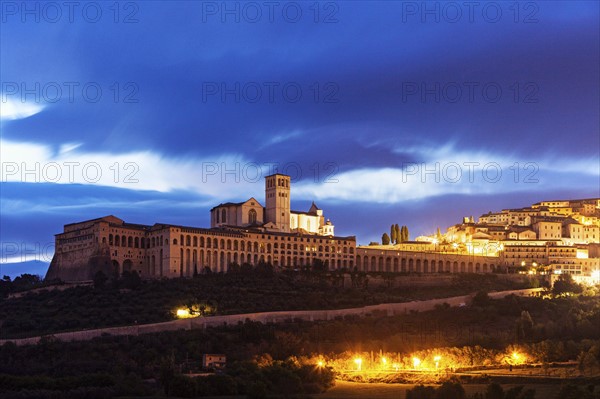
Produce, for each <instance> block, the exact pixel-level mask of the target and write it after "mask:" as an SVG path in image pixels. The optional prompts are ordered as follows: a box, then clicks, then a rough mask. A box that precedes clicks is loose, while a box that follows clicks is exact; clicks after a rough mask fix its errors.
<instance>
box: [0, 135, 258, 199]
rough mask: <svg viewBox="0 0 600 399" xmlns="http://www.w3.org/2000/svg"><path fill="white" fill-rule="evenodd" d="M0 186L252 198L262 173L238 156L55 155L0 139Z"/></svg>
mask: <svg viewBox="0 0 600 399" xmlns="http://www.w3.org/2000/svg"><path fill="white" fill-rule="evenodd" d="M0 145H1V148H0V155H1V157H2V171H1V172H2V173H1V174H2V176H1V181H2V182H22V183H56V184H86V185H100V186H109V187H120V188H126V189H130V190H154V191H159V192H172V191H176V190H183V191H192V192H196V193H200V194H203V195H205V196H208V197H213V198H238V197H245V196H248V195H255V193H254V191H255V190H256V188H257V186H256V185H254V184H253V183H255V182H260V184H261V185H260V187H262V178H263V177H264V176H265V175H266V174H265V173H266V172H267V169H265V168H263V167H261V166H260V165H258V164H255V163H252V162H249V161H248V160H247V159H245V158H244V157H243V156H241V155H236V154H222V155H217V156H214V157H211V158H208V157H206V158H192V157H170V158H168V157H165V156H162V155H161V154H159V153H157V152H153V151H149V150H147V151H132V152H126V153H109V152H101V151H98V152H86V151H83V150H81V149H80V147H79V146H78V145H76V144H63V145H60V146H59V147H60V150H59V151H58V152H55V151H53V149H52V147H51V146H49V145H45V144H41V143H27V142H16V141H11V140H4V139H2V140H0Z"/></svg>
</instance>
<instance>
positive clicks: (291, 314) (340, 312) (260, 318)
mask: <svg viewBox="0 0 600 399" xmlns="http://www.w3.org/2000/svg"><path fill="white" fill-rule="evenodd" d="M541 290H542V289H541V288H530V289H525V290H511V291H500V292H491V293H489V296H490V297H491V298H495V299H496V298H503V297H505V296H508V295H511V294H515V295H520V296H530V295H532V294H535V293H537V292H539V291H541ZM472 297H473V294H471V295H462V296H456V297H451V298H440V299H430V300H427V301H412V302H403V303H384V304H380V305H371V306H363V307H360V308H350V309H334V310H297V311H279V312H260V313H243V314H235V315H224V316H211V317H197V318H192V319H182V320H173V321H167V322H163V323H154V324H141V325H133V326H125V327H110V328H99V329H94V330H83V331H73V332H65V333H57V334H53V335H51V337H53V338H54V339H57V340H60V341H66V342H68V341H87V340H91V339H93V338H97V337H101V336H105V335H114V336H123V335H140V334H151V333H158V332H164V331H177V330H192V329H202V328H206V327H216V326H223V325H236V324H238V323H240V322H241V323H243V322H244V321H246V320H251V321H255V322H261V323H284V322H287V321H291V320H305V321H315V320H333V319H336V318H343V317H345V316H367V315H370V314H387V315H388V316H395V315H403V314H407V313H409V312H412V311H416V312H425V311H428V310H433V309H434V308H435V306H436V305H439V304H443V303H447V304H449V305H450V306H459V305H460V304H462V303H469V302H470V301H471V298H472ZM41 338H42V337H31V338H22V339H3V340H0V345H2V344H4V343H6V342H14V343H15V344H16V345H32V344H36V343H38V342H39V341H40V339H41Z"/></svg>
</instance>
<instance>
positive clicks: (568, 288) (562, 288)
mask: <svg viewBox="0 0 600 399" xmlns="http://www.w3.org/2000/svg"><path fill="white" fill-rule="evenodd" d="M582 291H583V288H581V286H580V285H579V284H577V283H576V282H574V281H573V277H572V276H571V275H570V274H568V273H565V274H561V275H560V276H559V277H558V279H557V280H556V281H555V282H554V286H553V287H552V293H553V294H554V295H561V294H565V293H567V292H572V293H575V294H579V293H581V292H582Z"/></svg>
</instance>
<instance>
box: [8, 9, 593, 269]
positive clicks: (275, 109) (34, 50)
mask: <svg viewBox="0 0 600 399" xmlns="http://www.w3.org/2000/svg"><path fill="white" fill-rule="evenodd" d="M24 4H25V3H22V2H10V1H5V2H2V3H1V7H2V8H1V10H0V11H1V25H0V80H1V83H2V86H1V88H0V94H1V96H2V100H1V103H0V107H1V108H0V128H1V158H2V180H1V183H0V184H1V185H0V187H1V190H2V191H1V208H0V209H1V214H2V217H1V223H0V227H1V242H2V259H1V262H2V263H8V262H19V261H24V260H32V259H39V260H42V261H46V262H49V261H50V257H51V255H52V245H53V240H54V234H56V233H59V232H61V231H62V229H63V225H64V224H67V223H72V222H76V221H81V220H86V219H92V218H96V217H101V216H105V215H109V214H113V215H115V216H117V217H120V218H122V219H124V220H125V221H127V222H133V223H142V224H153V223H156V222H161V223H172V224H181V225H188V226H198V227H207V226H209V210H210V208H212V207H213V206H215V205H217V204H219V203H220V202H226V201H242V200H246V199H248V198H249V197H251V196H253V197H255V198H256V199H258V200H259V201H260V202H261V203H263V205H264V181H263V177H264V176H266V175H268V174H269V173H271V171H272V168H273V164H277V165H278V168H277V169H278V171H279V172H283V173H288V174H290V175H291V176H292V182H293V187H292V194H291V195H292V208H293V209H295V210H308V208H309V207H310V204H311V201H313V200H314V201H315V202H316V203H317V205H318V206H319V207H320V208H322V209H324V213H325V216H326V217H327V218H330V219H331V220H332V222H333V223H334V224H335V228H336V235H341V236H346V235H356V236H357V243H359V244H367V243H368V242H369V241H375V240H380V239H381V234H382V233H383V232H384V231H389V226H390V224H392V223H398V224H400V225H408V227H409V230H410V233H411V238H414V237H415V236H417V235H420V234H431V233H434V232H435V230H436V228H437V227H438V226H439V227H441V228H442V229H443V230H444V229H445V228H446V227H448V226H450V225H452V224H455V223H459V222H460V221H461V218H462V217H463V216H471V215H473V216H475V218H477V217H478V216H480V215H481V214H482V213H486V212H488V211H499V210H501V209H503V208H511V207H522V206H527V205H530V204H531V203H535V202H538V201H541V200H549V199H562V198H587V197H598V196H600V126H599V125H600V111H599V110H600V55H599V52H600V6H599V4H600V3H599V2H597V1H580V2H577V1H568V2H559V1H539V2H520V3H514V2H485V1H483V2H480V3H477V4H479V5H478V6H474V9H469V8H468V7H467V6H465V5H464V2H462V1H460V2H427V3H422V2H420V1H419V2H402V1H398V2H387V1H386V2H372V1H371V2H359V1H344V2H341V1H340V2H320V3H314V2H286V1H282V2H275V3H271V2H260V1H259V2H242V3H240V2H226V3H223V2H202V1H198V2H193V1H181V2H177V1H169V2H166V1H165V2H161V1H138V2H120V3H118V6H116V7H115V5H114V4H115V3H114V2H80V3H77V5H76V6H74V7H73V9H70V8H69V7H68V6H66V5H64V4H63V2H52V3H46V2H35V1H34V2H31V3H28V5H27V7H29V8H28V9H24V7H25V5H24ZM36 165H37V166H36ZM25 170H28V172H27V173H25V172H24V171H25ZM426 172H427V173H426ZM99 173H100V174H101V176H100V174H99ZM48 248H49V249H48ZM40 252H41V254H40Z"/></svg>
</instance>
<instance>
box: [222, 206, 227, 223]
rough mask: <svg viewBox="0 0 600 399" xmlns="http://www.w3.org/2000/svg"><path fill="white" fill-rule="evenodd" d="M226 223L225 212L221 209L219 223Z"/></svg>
mask: <svg viewBox="0 0 600 399" xmlns="http://www.w3.org/2000/svg"><path fill="white" fill-rule="evenodd" d="M226 222H227V210H225V209H223V210H222V211H221V223H226Z"/></svg>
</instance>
